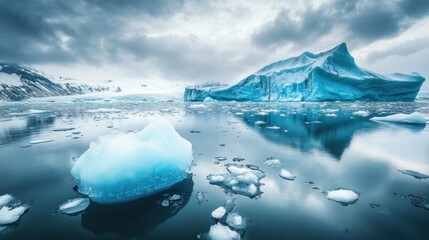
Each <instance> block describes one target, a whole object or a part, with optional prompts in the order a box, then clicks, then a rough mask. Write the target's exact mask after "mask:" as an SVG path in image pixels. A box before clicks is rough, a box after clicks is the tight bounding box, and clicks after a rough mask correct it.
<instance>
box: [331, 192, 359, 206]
mask: <svg viewBox="0 0 429 240" xmlns="http://www.w3.org/2000/svg"><path fill="white" fill-rule="evenodd" d="M326 197H327V198H328V199H329V200H333V201H336V202H339V203H341V204H342V205H345V206H346V205H349V204H354V203H355V202H356V201H357V200H358V198H359V194H357V193H356V192H354V191H352V190H349V189H336V190H331V191H328V195H326Z"/></svg>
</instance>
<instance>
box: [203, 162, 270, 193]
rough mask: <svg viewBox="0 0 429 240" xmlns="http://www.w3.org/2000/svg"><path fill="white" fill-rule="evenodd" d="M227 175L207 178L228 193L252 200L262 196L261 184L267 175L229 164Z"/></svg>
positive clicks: (214, 175)
mask: <svg viewBox="0 0 429 240" xmlns="http://www.w3.org/2000/svg"><path fill="white" fill-rule="evenodd" d="M226 169H227V171H228V173H226V174H210V175H208V176H207V179H208V180H209V183H210V184H214V185H218V186H221V187H222V188H224V189H225V190H227V192H231V193H236V194H241V195H244V196H248V197H250V198H253V197H256V196H258V195H260V194H261V193H262V192H261V189H260V186H261V182H260V180H261V179H262V178H264V177H265V174H264V173H263V172H262V171H260V170H254V169H250V168H248V167H247V166H242V165H237V164H228V165H227V168H226Z"/></svg>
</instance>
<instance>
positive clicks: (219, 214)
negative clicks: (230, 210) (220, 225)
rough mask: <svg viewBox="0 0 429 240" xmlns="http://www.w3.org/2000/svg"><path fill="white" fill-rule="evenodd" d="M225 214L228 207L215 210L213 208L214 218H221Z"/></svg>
mask: <svg viewBox="0 0 429 240" xmlns="http://www.w3.org/2000/svg"><path fill="white" fill-rule="evenodd" d="M225 214H226V209H225V208H224V207H218V208H216V209H215V210H213V212H212V217H213V218H214V219H221V218H223V217H224V216H225Z"/></svg>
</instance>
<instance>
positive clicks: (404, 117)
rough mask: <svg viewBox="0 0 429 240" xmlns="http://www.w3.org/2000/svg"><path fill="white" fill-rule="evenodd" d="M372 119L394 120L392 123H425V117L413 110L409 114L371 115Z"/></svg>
mask: <svg viewBox="0 0 429 240" xmlns="http://www.w3.org/2000/svg"><path fill="white" fill-rule="evenodd" d="M371 120H373V121H384V122H394V123H405V124H418V125H425V124H426V118H425V115H423V114H422V113H419V112H414V113H411V114H403V113H399V114H394V115H390V116H386V117H373V118H371Z"/></svg>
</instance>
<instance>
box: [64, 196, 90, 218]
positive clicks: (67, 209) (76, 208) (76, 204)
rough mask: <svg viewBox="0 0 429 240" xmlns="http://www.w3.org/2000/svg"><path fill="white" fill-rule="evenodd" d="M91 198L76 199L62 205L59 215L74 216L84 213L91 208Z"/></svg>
mask: <svg viewBox="0 0 429 240" xmlns="http://www.w3.org/2000/svg"><path fill="white" fill-rule="evenodd" d="M89 203H90V201H89V198H74V199H69V200H68V201H67V202H65V203H63V204H61V205H60V206H59V208H58V210H57V212H58V213H62V214H67V215H73V214H77V213H80V212H82V211H84V210H85V209H86V208H87V207H88V206H89Z"/></svg>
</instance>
